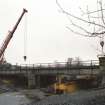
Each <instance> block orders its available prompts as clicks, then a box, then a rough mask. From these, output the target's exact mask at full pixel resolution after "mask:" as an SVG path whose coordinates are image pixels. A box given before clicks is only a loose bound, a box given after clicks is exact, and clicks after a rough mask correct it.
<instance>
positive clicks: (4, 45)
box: [0, 9, 28, 58]
mask: <svg viewBox="0 0 105 105" xmlns="http://www.w3.org/2000/svg"><path fill="white" fill-rule="evenodd" d="M26 12H28V11H27V10H26V9H23V12H22V14H21V15H20V17H19V19H18V21H17V22H16V24H15V26H14V27H13V29H12V30H11V31H10V32H9V34H8V35H7V36H6V38H5V40H4V42H3V44H2V46H1V48H0V58H1V57H2V56H3V54H4V52H5V50H6V48H7V46H8V44H9V42H10V40H11V38H12V37H13V34H14V32H15V31H16V29H17V27H18V25H19V23H20V21H21V19H22V17H23V16H24V14H25V13H26Z"/></svg>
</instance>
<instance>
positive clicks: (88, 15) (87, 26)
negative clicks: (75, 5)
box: [56, 0, 105, 52]
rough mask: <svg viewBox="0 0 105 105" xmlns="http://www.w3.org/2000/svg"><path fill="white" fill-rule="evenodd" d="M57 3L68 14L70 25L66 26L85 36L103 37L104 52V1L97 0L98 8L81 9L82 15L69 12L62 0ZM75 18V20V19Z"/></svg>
mask: <svg viewBox="0 0 105 105" xmlns="http://www.w3.org/2000/svg"><path fill="white" fill-rule="evenodd" d="M56 4H57V5H58V7H59V8H60V10H61V12H62V13H63V14H66V16H67V17H69V21H70V23H71V24H70V25H71V26H67V27H66V28H67V29H69V30H70V31H72V32H73V33H75V34H78V35H82V36H85V37H99V38H101V41H100V45H101V47H102V52H103V46H104V41H103V39H104V34H105V19H104V18H105V16H104V12H105V9H104V8H103V6H104V3H103V1H102V0H97V4H96V5H97V8H96V10H93V11H89V8H88V6H87V9H86V11H85V12H84V10H82V9H81V8H80V10H81V13H82V17H79V16H76V15H74V14H72V13H71V12H70V11H69V12H68V11H67V10H66V9H65V8H64V7H63V5H61V3H60V0H56ZM73 19H75V21H74V20H73ZM76 21H80V22H81V24H79V23H78V22H76Z"/></svg>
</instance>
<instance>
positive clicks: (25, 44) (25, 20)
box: [23, 15, 27, 61]
mask: <svg viewBox="0 0 105 105" xmlns="http://www.w3.org/2000/svg"><path fill="white" fill-rule="evenodd" d="M23 58H24V61H26V60H27V15H26V16H25V19H24V56H23Z"/></svg>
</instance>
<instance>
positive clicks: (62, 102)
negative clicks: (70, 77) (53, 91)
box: [30, 89, 105, 105]
mask: <svg viewBox="0 0 105 105" xmlns="http://www.w3.org/2000/svg"><path fill="white" fill-rule="evenodd" d="M30 105H105V89H100V90H91V91H79V92H76V93H72V94H62V95H54V96H50V97H47V98H44V99H43V100H41V101H39V102H37V103H31V104H30Z"/></svg>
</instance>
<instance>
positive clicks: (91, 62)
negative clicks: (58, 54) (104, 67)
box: [21, 60, 99, 68]
mask: <svg viewBox="0 0 105 105" xmlns="http://www.w3.org/2000/svg"><path fill="white" fill-rule="evenodd" d="M84 66H85V67H91V66H99V61H98V60H89V61H72V62H55V63H37V64H22V65H21V67H28V68H32V67H33V68H55V67H59V68H63V67H84Z"/></svg>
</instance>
